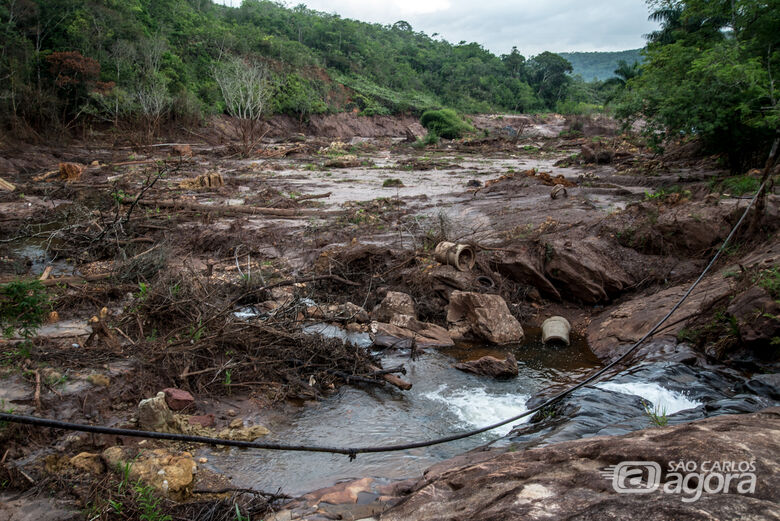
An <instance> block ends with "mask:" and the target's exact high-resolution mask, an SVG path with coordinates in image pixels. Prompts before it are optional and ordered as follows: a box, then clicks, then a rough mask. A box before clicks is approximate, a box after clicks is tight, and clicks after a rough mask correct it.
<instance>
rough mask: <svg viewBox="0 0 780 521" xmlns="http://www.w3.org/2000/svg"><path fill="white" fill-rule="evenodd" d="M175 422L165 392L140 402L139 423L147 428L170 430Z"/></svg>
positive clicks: (143, 427) (161, 430) (162, 430)
mask: <svg viewBox="0 0 780 521" xmlns="http://www.w3.org/2000/svg"><path fill="white" fill-rule="evenodd" d="M172 423H173V413H172V412H171V410H170V409H169V408H168V404H167V402H166V400H165V393H164V392H159V393H157V396H155V397H154V398H146V399H145V400H141V402H140V403H139V404H138V425H139V426H140V427H141V428H142V429H145V430H150V431H157V432H168V430H169V428H170V427H169V426H170V425H171V424H172Z"/></svg>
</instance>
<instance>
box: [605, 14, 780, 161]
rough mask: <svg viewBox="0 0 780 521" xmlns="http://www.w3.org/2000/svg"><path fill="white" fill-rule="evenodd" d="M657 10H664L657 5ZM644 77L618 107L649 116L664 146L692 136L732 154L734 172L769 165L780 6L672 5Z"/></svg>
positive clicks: (631, 115)
mask: <svg viewBox="0 0 780 521" xmlns="http://www.w3.org/2000/svg"><path fill="white" fill-rule="evenodd" d="M653 5H657V4H656V3H654V4H653ZM661 8H662V9H661V10H657V11H655V12H654V14H653V15H652V16H653V17H655V18H656V19H659V20H661V21H662V23H663V26H662V28H661V30H660V31H658V32H656V33H653V34H652V35H650V43H649V44H648V46H647V48H646V50H645V52H644V55H645V57H646V61H645V63H644V64H643V66H642V74H641V75H639V76H637V77H634V78H633V79H629V80H628V81H627V89H626V90H625V92H624V93H623V94H622V96H621V100H620V102H619V103H618V106H617V114H618V116H619V117H621V118H623V119H625V120H626V121H629V122H630V121H632V120H634V119H638V118H642V119H644V120H645V121H646V122H647V126H646V130H647V133H648V135H649V136H650V137H651V138H652V139H653V140H654V141H655V142H657V143H659V144H660V143H662V142H663V141H664V140H668V139H674V138H678V137H680V136H690V137H695V138H698V139H700V140H701V142H702V143H703V144H704V145H705V146H706V147H707V148H708V149H709V151H710V152H714V153H723V154H725V155H726V156H727V157H728V160H729V165H730V166H731V168H732V170H734V171H735V172H736V171H740V170H744V169H745V168H747V167H749V166H753V165H757V164H761V163H763V161H764V158H765V157H766V153H767V151H768V150H769V146H770V144H771V142H772V141H773V139H774V138H775V136H776V134H777V128H778V126H779V125H780V113H779V112H778V105H777V102H776V96H775V94H774V90H775V87H774V83H773V80H772V74H773V73H774V71H777V70H778V68H780V32H778V31H777V27H780V1H779V0H770V1H766V2H763V1H756V0H733V1H731V2H725V1H719V2H705V1H703V0H676V1H670V0H667V1H664V2H663V3H662V4H661Z"/></svg>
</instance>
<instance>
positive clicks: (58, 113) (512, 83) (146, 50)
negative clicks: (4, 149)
mask: <svg viewBox="0 0 780 521" xmlns="http://www.w3.org/2000/svg"><path fill="white" fill-rule="evenodd" d="M44 29H45V30H44ZM231 58H238V59H240V60H242V61H244V62H245V63H247V64H248V63H260V64H261V65H262V66H263V67H264V68H265V69H267V71H268V80H269V81H268V89H269V90H270V99H269V101H268V105H267V111H268V113H286V114H291V115H296V116H299V117H301V118H305V117H307V116H308V115H309V114H313V113H322V112H336V111H344V110H348V111H357V112H360V113H362V114H366V115H371V114H394V113H417V114H419V113H421V112H422V111H424V110H425V109H428V108H432V107H442V106H446V107H452V108H455V109H458V110H460V111H464V112H489V111H518V112H528V111H537V110H554V109H556V108H557V107H558V106H559V104H560V103H562V102H566V101H571V102H572V103H574V104H576V103H591V102H595V103H598V102H599V101H598V100H591V99H584V98H583V92H586V91H584V90H583V89H576V88H575V89H570V88H569V87H570V86H573V85H574V83H573V82H574V80H573V79H572V78H571V77H569V75H568V74H567V73H569V72H571V66H570V65H569V63H568V62H566V61H565V60H563V59H561V58H560V57H559V56H557V55H555V54H553V53H541V54H540V55H538V56H536V57H534V58H533V59H530V60H526V59H525V57H523V56H522V55H520V54H519V53H518V52H517V50H516V49H513V51H512V52H511V53H510V54H507V55H503V56H496V55H494V54H492V53H491V52H489V51H488V50H486V49H484V48H483V47H482V46H480V45H479V44H477V43H462V44H457V45H456V44H451V43H449V42H446V41H441V40H434V39H432V38H431V37H429V36H428V35H426V34H425V33H423V32H418V31H415V30H414V29H413V28H412V27H411V26H410V25H409V24H408V23H406V22H404V21H398V22H396V23H395V24H392V25H380V24H370V23H364V22H360V21H356V20H350V19H344V18H341V17H340V16H338V15H334V14H326V13H322V12H317V11H314V10H311V9H308V8H306V7H305V6H303V5H299V6H296V7H294V8H288V7H286V6H285V5H283V4H280V3H276V2H270V1H261V0H244V2H243V3H242V5H241V7H240V8H231V7H226V6H223V5H219V4H215V3H213V2H212V1H210V0H121V1H120V0H24V1H19V2H11V3H8V2H2V3H0V77H2V78H3V79H4V81H3V82H2V83H1V84H0V115H1V116H2V117H3V121H5V122H6V123H8V122H11V123H13V122H19V121H22V122H24V123H25V124H27V125H29V126H32V127H33V128H36V129H49V128H52V127H55V128H63V127H65V128H72V127H73V125H74V123H77V122H79V121H86V120H90V121H103V122H110V123H113V124H114V125H116V124H117V123H118V122H120V121H134V120H135V121H139V120H143V121H146V122H147V123H148V122H149V120H150V119H152V120H154V121H153V122H154V125H155V126H156V125H158V123H159V122H160V121H165V120H169V119H173V120H178V121H183V122H186V121H194V120H195V119H196V118H202V117H203V116H204V115H208V114H215V113H220V112H222V111H224V109H225V107H224V101H223V93H222V92H221V91H220V87H219V85H218V84H217V82H216V81H215V76H214V71H215V67H216V66H217V65H218V64H220V63H223V62H225V61H226V60H230V59H231ZM586 97H587V96H586Z"/></svg>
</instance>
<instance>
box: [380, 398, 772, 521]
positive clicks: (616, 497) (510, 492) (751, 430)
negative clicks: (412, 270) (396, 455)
mask: <svg viewBox="0 0 780 521" xmlns="http://www.w3.org/2000/svg"><path fill="white" fill-rule="evenodd" d="M778 450H780V409H778V408H773V409H765V410H763V411H761V412H758V413H753V414H749V415H738V416H733V415H725V416H719V417H717V418H710V419H707V420H702V421H697V422H694V423H690V424H686V425H682V426H672V427H663V428H655V429H646V430H642V431H638V432H634V433H631V434H628V435H624V436H621V437H619V438H604V437H599V438H593V439H586V440H579V441H573V442H567V443H560V444H556V445H552V446H549V447H545V448H541V449H534V450H528V451H520V452H507V453H503V454H498V455H491V454H490V453H488V454H487V455H485V454H484V453H483V454H481V455H480V454H477V456H475V460H476V461H475V462H474V463H466V464H460V465H455V466H451V467H449V468H446V469H438V470H437V472H435V473H431V474H432V475H427V476H425V477H424V478H423V479H422V480H420V481H419V482H418V483H417V484H416V485H415V487H414V491H413V492H412V493H411V494H410V495H409V496H408V497H406V498H405V499H404V500H403V501H402V503H400V504H399V505H398V506H396V507H394V508H392V509H390V510H389V511H387V512H385V513H384V514H382V516H381V517H380V519H382V520H383V521H394V520H399V521H400V520H405V521H409V520H416V519H420V520H422V519H425V520H426V521H435V520H448V521H449V520H453V519H458V520H461V519H462V520H466V519H470V520H480V519H520V518H522V519H571V518H573V517H576V518H581V519H591V518H592V519H601V518H603V517H604V516H609V517H612V518H616V519H622V518H635V517H641V518H642V519H649V520H659V521H660V520H666V519H670V518H676V519H682V518H685V519H705V518H715V519H736V518H739V519H755V520H759V519H762V520H763V519H768V518H769V519H771V518H772V517H773V516H774V514H772V512H776V508H777V504H776V500H777V497H778V495H780V490H778V475H779V474H780V467H778V465H777V458H776V455H777V451H778ZM678 460H683V461H695V462H698V464H701V463H703V462H705V461H708V462H712V461H734V462H739V461H747V462H754V464H755V476H756V485H755V488H754V490H753V491H751V492H750V493H746V494H741V493H739V492H738V491H737V490H735V488H736V487H732V488H730V490H729V492H728V493H725V492H724V493H713V494H708V493H704V494H702V495H701V497H699V498H698V499H697V500H696V501H695V502H685V501H682V497H684V496H683V494H680V493H662V492H661V491H660V490H659V491H656V492H652V493H648V494H617V493H616V492H615V490H614V489H613V487H612V483H611V481H610V480H607V479H605V478H604V476H603V475H602V472H603V471H604V469H605V468H606V467H608V466H610V465H616V464H618V463H620V462H623V461H650V462H654V463H656V464H658V465H659V466H660V468H661V469H663V476H665V477H668V475H667V472H666V469H668V465H669V463H670V462H671V463H674V462H676V461H678ZM661 479H662V483H665V480H664V477H662V478H661ZM746 490H747V489H746ZM694 494H695V493H693V494H686V495H685V497H693V496H694Z"/></svg>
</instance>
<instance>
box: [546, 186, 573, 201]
mask: <svg viewBox="0 0 780 521" xmlns="http://www.w3.org/2000/svg"><path fill="white" fill-rule="evenodd" d="M561 196H563V197H569V193H568V192H567V191H566V188H564V186H563V185H555V186H553V189H552V190H550V198H551V199H558V197H561Z"/></svg>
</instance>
